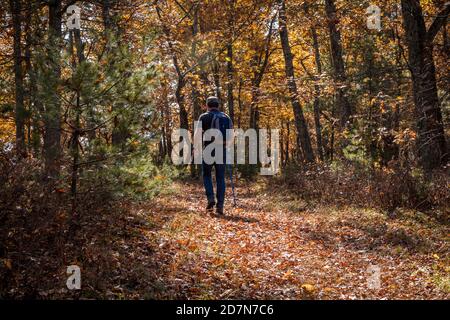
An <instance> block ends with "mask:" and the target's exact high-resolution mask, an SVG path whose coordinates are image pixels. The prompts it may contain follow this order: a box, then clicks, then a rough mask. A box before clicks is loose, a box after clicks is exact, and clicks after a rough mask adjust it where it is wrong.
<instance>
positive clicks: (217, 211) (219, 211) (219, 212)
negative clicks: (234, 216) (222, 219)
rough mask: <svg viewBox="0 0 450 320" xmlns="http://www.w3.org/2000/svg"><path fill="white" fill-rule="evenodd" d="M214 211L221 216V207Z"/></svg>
mask: <svg viewBox="0 0 450 320" xmlns="http://www.w3.org/2000/svg"><path fill="white" fill-rule="evenodd" d="M216 213H217V214H218V215H219V216H223V208H217V209H216Z"/></svg>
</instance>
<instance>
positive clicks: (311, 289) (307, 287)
mask: <svg viewBox="0 0 450 320" xmlns="http://www.w3.org/2000/svg"><path fill="white" fill-rule="evenodd" d="M301 289H302V291H304V292H306V293H313V292H314V291H315V290H316V287H314V285H312V284H309V283H305V284H302V286H301Z"/></svg>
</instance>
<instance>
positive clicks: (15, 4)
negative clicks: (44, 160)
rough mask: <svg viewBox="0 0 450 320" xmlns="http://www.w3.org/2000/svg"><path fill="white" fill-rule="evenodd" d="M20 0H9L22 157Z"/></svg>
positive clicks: (23, 150) (18, 135)
mask: <svg viewBox="0 0 450 320" xmlns="http://www.w3.org/2000/svg"><path fill="white" fill-rule="evenodd" d="M20 1H21V0H10V6H11V13H12V22H13V38H14V45H13V47H14V78H15V103H16V107H15V121H16V152H17V155H18V156H20V157H23V156H25V155H26V149H25V129H24V123H25V107H24V88H23V70H22V48H21V45H22V44H21V42H22V18H21V10H22V8H21V3H20Z"/></svg>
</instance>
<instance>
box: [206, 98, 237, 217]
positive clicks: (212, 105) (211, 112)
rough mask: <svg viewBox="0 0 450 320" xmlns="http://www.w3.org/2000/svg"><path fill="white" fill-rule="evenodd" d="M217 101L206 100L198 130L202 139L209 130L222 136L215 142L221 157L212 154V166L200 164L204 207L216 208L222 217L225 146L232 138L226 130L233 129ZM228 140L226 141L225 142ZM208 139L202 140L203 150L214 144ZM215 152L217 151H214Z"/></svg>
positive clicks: (215, 99) (209, 209)
mask: <svg viewBox="0 0 450 320" xmlns="http://www.w3.org/2000/svg"><path fill="white" fill-rule="evenodd" d="M219 104H220V102H219V99H218V98H217V97H209V98H208V99H207V100H206V107H207V112H205V113H203V114H202V115H201V116H200V118H199V120H198V121H199V122H201V128H200V127H199V128H198V129H199V130H200V129H201V131H202V135H203V137H205V133H206V131H208V130H210V129H217V130H219V131H220V133H221V134H222V138H223V139H222V141H216V143H219V144H220V146H219V147H218V148H223V149H222V151H223V152H222V157H221V156H220V155H216V154H214V151H213V152H212V156H213V157H214V161H213V163H212V164H209V163H206V162H205V159H203V162H202V174H203V185H204V186H205V191H206V197H207V199H208V205H207V207H206V210H207V211H212V210H213V209H214V206H216V213H217V214H218V215H223V214H224V212H223V207H224V202H225V168H226V149H227V145H229V144H230V142H232V137H231V136H229V137H227V130H228V129H233V123H232V121H231V119H230V117H229V116H228V115H226V114H225V113H224V112H221V111H220V110H219ZM227 138H228V140H227ZM205 140H208V139H203V141H204V142H203V150H204V149H205V148H206V147H207V146H208V145H210V144H211V143H214V142H215V141H214V140H213V139H211V140H212V141H205ZM216 150H217V149H216ZM213 167H214V169H215V171H216V188H217V190H216V192H217V202H216V199H215V197H214V189H213V182H212V168H213Z"/></svg>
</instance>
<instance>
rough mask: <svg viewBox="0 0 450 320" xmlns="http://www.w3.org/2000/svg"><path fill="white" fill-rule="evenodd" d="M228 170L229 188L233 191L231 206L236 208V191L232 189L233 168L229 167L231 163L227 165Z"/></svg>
mask: <svg viewBox="0 0 450 320" xmlns="http://www.w3.org/2000/svg"><path fill="white" fill-rule="evenodd" d="M228 171H229V172H230V182H231V190H232V191H233V207H235V208H236V206H237V203H236V193H235V190H234V182H233V168H232V167H231V164H229V165H228Z"/></svg>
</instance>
